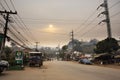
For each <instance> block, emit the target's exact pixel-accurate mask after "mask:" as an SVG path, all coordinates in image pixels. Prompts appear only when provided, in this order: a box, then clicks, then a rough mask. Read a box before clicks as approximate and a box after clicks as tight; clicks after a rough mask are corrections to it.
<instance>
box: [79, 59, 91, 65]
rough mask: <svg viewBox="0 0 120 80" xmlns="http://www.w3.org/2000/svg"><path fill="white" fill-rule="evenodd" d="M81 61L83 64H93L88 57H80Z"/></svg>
mask: <svg viewBox="0 0 120 80" xmlns="http://www.w3.org/2000/svg"><path fill="white" fill-rule="evenodd" d="M79 63H82V64H92V62H91V61H90V60H88V59H86V58H84V59H80V60H79Z"/></svg>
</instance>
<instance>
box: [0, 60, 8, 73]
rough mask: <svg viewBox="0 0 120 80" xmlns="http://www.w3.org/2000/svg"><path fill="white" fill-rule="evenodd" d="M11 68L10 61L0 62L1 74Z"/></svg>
mask: <svg viewBox="0 0 120 80" xmlns="http://www.w3.org/2000/svg"><path fill="white" fill-rule="evenodd" d="M8 67H9V63H8V61H5V60H0V73H2V72H3V71H4V70H5V69H7V68H8Z"/></svg>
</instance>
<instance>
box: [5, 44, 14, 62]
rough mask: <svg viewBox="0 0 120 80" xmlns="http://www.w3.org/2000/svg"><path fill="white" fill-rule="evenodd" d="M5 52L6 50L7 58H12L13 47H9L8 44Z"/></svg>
mask: <svg viewBox="0 0 120 80" xmlns="http://www.w3.org/2000/svg"><path fill="white" fill-rule="evenodd" d="M4 52H5V54H6V58H7V60H8V59H9V58H10V54H11V52H12V50H11V48H10V47H8V46H6V47H5V49H4Z"/></svg>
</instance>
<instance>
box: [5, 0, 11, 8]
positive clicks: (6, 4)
mask: <svg viewBox="0 0 120 80" xmlns="http://www.w3.org/2000/svg"><path fill="white" fill-rule="evenodd" d="M4 2H5V4H6V5H7V7H8V9H9V10H11V9H10V7H9V5H8V3H7V2H6V0H4Z"/></svg>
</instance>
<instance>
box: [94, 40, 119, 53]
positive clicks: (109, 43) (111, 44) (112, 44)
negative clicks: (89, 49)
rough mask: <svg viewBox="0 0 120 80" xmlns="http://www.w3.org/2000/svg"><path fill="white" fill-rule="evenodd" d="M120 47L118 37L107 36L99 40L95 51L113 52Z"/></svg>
mask: <svg viewBox="0 0 120 80" xmlns="http://www.w3.org/2000/svg"><path fill="white" fill-rule="evenodd" d="M118 49H119V45H118V42H117V40H116V39H114V38H106V39H105V40H102V41H99V42H98V44H97V45H96V48H95V50H94V51H95V52H96V53H106V52H107V53H111V52H112V51H117V50H118Z"/></svg>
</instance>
